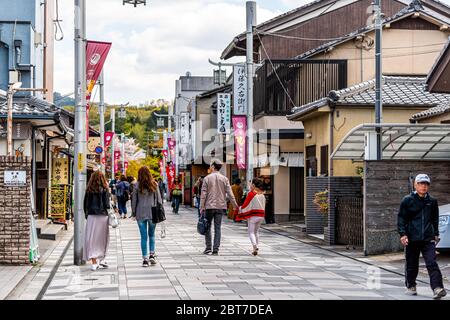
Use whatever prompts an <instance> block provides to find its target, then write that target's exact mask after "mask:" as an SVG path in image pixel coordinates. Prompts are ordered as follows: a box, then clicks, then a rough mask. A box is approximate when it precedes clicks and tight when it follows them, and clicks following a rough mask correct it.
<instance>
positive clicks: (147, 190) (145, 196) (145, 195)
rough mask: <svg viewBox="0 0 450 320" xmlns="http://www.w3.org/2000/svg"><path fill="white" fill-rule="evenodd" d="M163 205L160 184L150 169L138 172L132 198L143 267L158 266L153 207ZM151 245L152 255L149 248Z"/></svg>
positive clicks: (142, 169) (143, 168)
mask: <svg viewBox="0 0 450 320" xmlns="http://www.w3.org/2000/svg"><path fill="white" fill-rule="evenodd" d="M158 203H161V204H162V198H161V193H160V192H159V188H158V183H157V182H156V181H155V179H154V178H153V176H152V174H151V173H150V169H149V168H148V167H146V166H145V167H142V168H141V169H139V172H138V182H137V183H136V185H135V187H134V189H133V195H132V197H131V208H132V211H133V213H132V217H133V218H135V219H136V220H137V223H138V226H139V231H140V233H141V250H142V259H143V262H142V266H143V267H148V266H149V263H150V264H152V265H155V264H156V259H155V228H156V225H155V224H154V223H152V207H155V206H156V205H157V204H158ZM149 243H150V254H149V251H148V246H149Z"/></svg>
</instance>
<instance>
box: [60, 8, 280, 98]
mask: <svg viewBox="0 0 450 320" xmlns="http://www.w3.org/2000/svg"><path fill="white" fill-rule="evenodd" d="M86 2H87V29H88V30H87V38H88V39H92V40H99V41H110V42H112V43H113V45H112V49H111V51H110V55H109V57H108V60H107V62H106V64H105V97H106V100H107V101H108V102H112V103H123V102H126V101H130V102H131V103H139V102H143V101H145V100H151V99H156V98H165V99H172V98H173V96H174V94H175V93H174V92H175V80H176V79H178V78H179V76H180V75H183V74H185V72H186V71H190V72H191V73H192V74H193V75H212V69H213V67H212V66H211V65H210V64H209V63H208V58H211V59H213V60H218V58H219V57H220V54H221V52H222V50H223V49H224V48H225V47H226V46H227V45H228V43H229V42H230V41H231V40H232V39H233V38H234V37H235V36H236V35H237V34H239V33H241V32H242V31H244V30H245V1H241V0H229V1H217V0H171V1H163V0H160V1H157V0H151V1H148V3H147V6H145V7H144V6H140V7H138V8H134V7H132V6H129V5H128V6H122V1H121V0H95V1H86ZM60 11H61V12H60V16H61V18H62V19H63V20H64V21H63V23H62V26H63V29H64V32H65V39H64V40H63V41H61V42H57V43H56V50H55V51H56V52H55V90H56V91H59V92H62V93H68V92H72V91H73V70H74V66H73V20H74V18H73V2H72V1H70V0H62V1H61V0H60ZM280 13H281V12H279V11H271V10H267V9H263V8H259V9H258V22H263V21H265V20H267V19H270V18H272V17H273V16H275V15H277V14H280ZM97 99H98V96H97Z"/></svg>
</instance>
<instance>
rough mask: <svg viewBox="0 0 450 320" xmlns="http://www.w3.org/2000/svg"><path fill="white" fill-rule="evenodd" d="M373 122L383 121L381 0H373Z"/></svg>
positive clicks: (379, 152)
mask: <svg viewBox="0 0 450 320" xmlns="http://www.w3.org/2000/svg"><path fill="white" fill-rule="evenodd" d="M374 9H375V122H376V124H381V123H382V122H383V97H382V89H381V88H382V85H383V83H382V81H383V79H382V70H383V69H382V66H381V62H382V56H381V50H382V43H381V33H382V25H381V0H375V3H374ZM376 132H377V160H378V161H379V160H382V158H383V150H382V135H381V127H378V128H377V129H376Z"/></svg>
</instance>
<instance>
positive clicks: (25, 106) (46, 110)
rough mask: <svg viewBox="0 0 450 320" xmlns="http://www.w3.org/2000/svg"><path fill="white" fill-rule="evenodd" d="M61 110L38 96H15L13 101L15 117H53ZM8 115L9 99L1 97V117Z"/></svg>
mask: <svg viewBox="0 0 450 320" xmlns="http://www.w3.org/2000/svg"><path fill="white" fill-rule="evenodd" d="M59 112H60V109H59V108H58V107H56V106H55V105H53V104H51V103H48V102H46V101H44V100H41V99H38V98H36V97H29V98H14V101H13V117H21V118H23V117H26V118H30V119H33V118H47V119H52V118H54V117H55V116H57V115H58V114H59ZM7 115H8V104H7V100H6V99H5V98H3V97H0V117H6V116H7Z"/></svg>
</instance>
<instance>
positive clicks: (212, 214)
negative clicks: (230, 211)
mask: <svg viewBox="0 0 450 320" xmlns="http://www.w3.org/2000/svg"><path fill="white" fill-rule="evenodd" d="M226 211H227V210H226V209H208V210H206V220H208V230H207V231H206V234H205V241H206V249H209V250H211V238H212V237H211V226H212V220H213V219H214V246H213V250H219V247H220V237H221V233H220V227H221V226H222V217H223V216H224V215H225V213H226Z"/></svg>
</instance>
